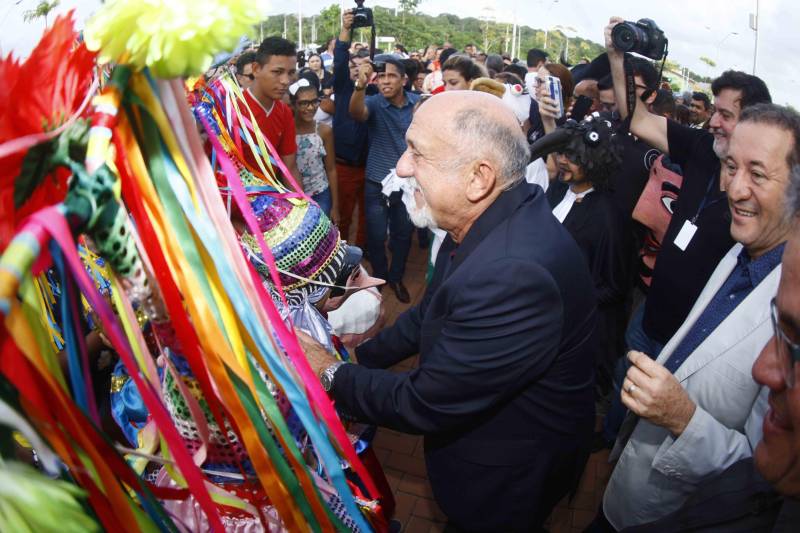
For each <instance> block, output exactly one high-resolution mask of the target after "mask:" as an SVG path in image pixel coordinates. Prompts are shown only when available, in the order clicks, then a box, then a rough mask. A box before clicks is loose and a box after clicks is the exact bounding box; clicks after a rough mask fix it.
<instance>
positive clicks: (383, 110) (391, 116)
mask: <svg viewBox="0 0 800 533" xmlns="http://www.w3.org/2000/svg"><path fill="white" fill-rule="evenodd" d="M404 92H405V97H406V100H405V103H404V104H403V106H402V107H397V106H395V105H392V104H391V103H389V100H387V99H386V98H385V97H384V96H383V95H382V94H374V95H372V96H367V97H366V98H365V99H364V104H365V105H366V106H367V109H368V110H369V118H368V119H367V128H368V131H369V153H368V154H367V168H366V177H367V179H368V180H372V181H377V182H379V181H381V180H383V178H385V177H386V175H387V174H389V171H390V170H392V169H393V168H395V167H396V166H397V161H398V160H399V159H400V156H401V155H403V152H405V151H406V130H407V129H408V127H409V126H410V125H411V118H412V116H413V112H414V105H415V104H416V103H417V101H418V100H419V95H417V94H413V93H410V92H408V91H404Z"/></svg>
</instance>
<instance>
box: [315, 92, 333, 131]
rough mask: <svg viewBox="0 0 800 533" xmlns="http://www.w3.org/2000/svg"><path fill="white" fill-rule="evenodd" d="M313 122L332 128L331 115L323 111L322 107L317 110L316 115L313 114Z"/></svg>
mask: <svg viewBox="0 0 800 533" xmlns="http://www.w3.org/2000/svg"><path fill="white" fill-rule="evenodd" d="M335 100H336V95H335V94H332V95H331V101H335ZM314 120H315V121H316V122H317V124H325V125H327V126H330V127H331V128H332V127H333V115H331V114H329V113H326V112H325V111H323V110H322V107H318V108H317V112H316V114H314Z"/></svg>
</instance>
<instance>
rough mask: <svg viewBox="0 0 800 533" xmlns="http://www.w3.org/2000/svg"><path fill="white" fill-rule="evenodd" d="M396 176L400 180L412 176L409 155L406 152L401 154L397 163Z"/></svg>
mask: <svg viewBox="0 0 800 533" xmlns="http://www.w3.org/2000/svg"><path fill="white" fill-rule="evenodd" d="M395 172H397V176H398V177H400V178H411V177H413V176H414V169H413V167H412V165H411V154H410V152H409V151H408V150H406V151H405V152H403V155H401V156H400V159H399V160H398V161H397V168H396V169H395Z"/></svg>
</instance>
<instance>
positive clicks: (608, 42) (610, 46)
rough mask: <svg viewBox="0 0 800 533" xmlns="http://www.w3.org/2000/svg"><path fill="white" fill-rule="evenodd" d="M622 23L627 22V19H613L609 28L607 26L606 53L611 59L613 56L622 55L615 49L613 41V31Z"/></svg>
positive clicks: (610, 20) (609, 21)
mask: <svg viewBox="0 0 800 533" xmlns="http://www.w3.org/2000/svg"><path fill="white" fill-rule="evenodd" d="M620 22H625V19H624V18H620V17H611V18H610V19H608V26H606V29H605V36H606V51H607V52H608V55H609V57H610V56H612V55H622V53H621V52H620V51H619V50H617V49H616V48H615V47H614V41H612V40H611V30H613V29H614V26H616V25H617V24H619V23H620Z"/></svg>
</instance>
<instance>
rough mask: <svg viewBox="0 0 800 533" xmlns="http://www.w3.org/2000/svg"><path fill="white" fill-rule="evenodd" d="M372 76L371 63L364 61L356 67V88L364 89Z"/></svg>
mask: <svg viewBox="0 0 800 533" xmlns="http://www.w3.org/2000/svg"><path fill="white" fill-rule="evenodd" d="M371 76H372V63H370V62H369V61H364V62H363V63H361V64H360V65H359V66H358V86H359V87H364V86H366V85H367V82H368V81H369V79H370V77H371Z"/></svg>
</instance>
